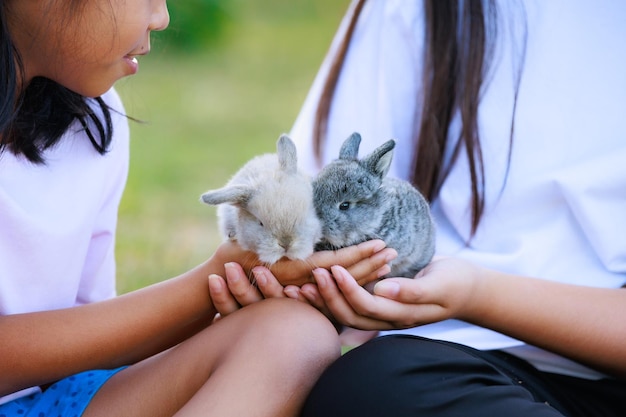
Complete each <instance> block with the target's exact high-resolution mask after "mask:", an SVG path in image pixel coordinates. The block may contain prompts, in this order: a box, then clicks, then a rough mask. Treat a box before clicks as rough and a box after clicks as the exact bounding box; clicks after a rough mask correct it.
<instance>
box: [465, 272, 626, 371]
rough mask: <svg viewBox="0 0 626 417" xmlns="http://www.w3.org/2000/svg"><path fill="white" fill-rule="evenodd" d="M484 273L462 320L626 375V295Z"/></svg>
mask: <svg viewBox="0 0 626 417" xmlns="http://www.w3.org/2000/svg"><path fill="white" fill-rule="evenodd" d="M483 271H484V273H483V275H482V276H481V277H480V279H478V280H477V283H478V284H477V285H476V286H475V287H474V291H475V294H474V295H473V297H472V300H473V301H472V303H471V305H470V308H468V309H467V311H466V312H465V313H464V317H462V318H463V319H465V320H467V321H470V322H472V323H475V324H478V325H481V326H484V327H488V328H491V329H494V330H496V331H499V332H501V333H504V334H507V335H509V336H512V337H514V338H517V339H520V340H523V341H526V342H528V343H531V344H533V345H536V346H538V347H541V348H544V349H547V350H550V351H552V352H555V353H558V354H561V355H563V356H566V357H569V358H572V359H574V360H577V361H579V362H581V363H585V364H587V365H589V366H592V367H595V368H597V369H600V370H604V371H605V372H608V373H612V374H615V375H620V376H622V377H623V376H626V349H625V348H626V344H625V342H624V341H626V324H624V322H623V320H622V318H623V317H626V291H624V290H621V289H602V288H591V287H583V286H575V285H567V284H561V283H556V282H551V281H546V280H540V279H532V278H527V277H519V276H514V275H509V274H502V273H498V272H496V271H489V270H483Z"/></svg>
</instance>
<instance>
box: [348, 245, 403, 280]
mask: <svg viewBox="0 0 626 417" xmlns="http://www.w3.org/2000/svg"><path fill="white" fill-rule="evenodd" d="M397 256H398V252H396V250H395V249H392V248H385V249H383V250H381V251H380V252H376V253H374V254H373V255H372V256H370V257H368V258H365V259H362V260H360V261H358V262H357V263H355V264H353V265H351V266H348V267H346V269H347V270H348V272H349V273H350V275H352V276H353V277H354V278H355V279H356V281H357V282H358V283H359V285H361V286H363V285H365V284H368V283H370V282H372V281H375V280H377V279H378V278H381V277H383V276H385V275H387V274H388V273H389V272H390V271H391V267H390V266H389V262H391V261H393V260H394V259H396V258H397Z"/></svg>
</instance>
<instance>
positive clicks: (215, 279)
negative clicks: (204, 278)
mask: <svg viewBox="0 0 626 417" xmlns="http://www.w3.org/2000/svg"><path fill="white" fill-rule="evenodd" d="M209 294H210V295H211V301H212V302H213V306H214V307H215V309H216V310H217V311H218V313H219V316H221V317H224V316H227V315H229V314H231V313H233V312H235V311H237V310H239V309H240V308H241V306H240V305H239V303H237V300H235V298H234V297H233V295H232V294H231V293H230V291H229V290H228V286H227V285H226V281H225V280H224V278H222V277H220V276H219V275H216V274H211V275H209Z"/></svg>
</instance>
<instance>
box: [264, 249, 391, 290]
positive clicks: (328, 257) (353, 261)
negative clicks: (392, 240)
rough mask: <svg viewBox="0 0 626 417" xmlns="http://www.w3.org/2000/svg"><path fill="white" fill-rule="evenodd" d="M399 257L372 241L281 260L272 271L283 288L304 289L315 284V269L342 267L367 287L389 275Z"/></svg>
mask: <svg viewBox="0 0 626 417" xmlns="http://www.w3.org/2000/svg"><path fill="white" fill-rule="evenodd" d="M397 255H398V254H397V252H396V251H395V249H391V248H386V247H385V243H384V242H383V241H382V240H370V241H367V242H363V243H360V244H358V245H354V246H348V247H346V248H342V249H338V250H336V251H320V252H315V253H314V254H313V255H311V256H310V257H309V258H307V259H305V260H302V261H291V260H280V261H278V262H276V263H275V264H274V265H272V266H271V267H270V270H271V271H272V273H273V274H274V276H276V278H277V279H278V281H279V282H281V283H282V284H283V285H284V286H287V285H297V286H302V285H304V284H306V283H311V282H314V280H313V275H312V272H311V271H312V270H313V269H316V268H324V269H329V268H330V267H331V266H334V265H341V266H343V267H344V268H346V269H347V270H348V271H349V272H350V274H351V275H352V276H353V277H354V278H355V279H356V280H357V282H358V283H359V284H360V285H365V284H367V283H369V282H372V281H374V280H376V279H378V278H380V277H381V276H383V275H385V274H388V273H389V271H390V268H389V265H388V264H389V262H391V261H392V260H393V259H395V258H396V257H397Z"/></svg>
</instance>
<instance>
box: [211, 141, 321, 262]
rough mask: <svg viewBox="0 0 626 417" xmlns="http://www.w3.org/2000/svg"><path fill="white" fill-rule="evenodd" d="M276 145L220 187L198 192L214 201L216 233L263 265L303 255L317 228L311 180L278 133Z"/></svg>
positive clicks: (307, 252) (310, 249)
mask: <svg viewBox="0 0 626 417" xmlns="http://www.w3.org/2000/svg"><path fill="white" fill-rule="evenodd" d="M276 149H277V153H276V154H265V155H260V156H257V157H254V158H252V159H251V160H250V161H248V162H247V163H246V164H245V165H244V166H243V167H241V169H240V170H239V171H237V173H236V174H235V175H234V176H233V177H232V178H231V179H230V181H228V183H227V184H226V186H224V187H223V188H220V189H217V190H209V191H207V192H206V193H204V194H202V197H201V200H202V201H203V202H204V203H206V204H212V205H218V208H217V215H218V220H219V222H218V225H219V228H220V232H221V233H222V236H223V237H224V238H228V239H231V240H236V241H237V242H238V243H239V245H240V246H241V247H242V248H244V249H246V250H250V251H253V252H255V253H256V254H257V255H258V256H259V259H260V260H261V261H262V262H266V263H268V264H272V263H274V262H276V261H278V260H279V259H280V258H282V257H287V258H290V259H304V258H307V257H308V256H309V255H311V254H312V253H313V249H314V246H315V243H316V242H317V241H318V240H319V237H320V233H321V226H320V222H319V220H318V218H317V216H316V215H315V209H314V206H313V201H312V198H313V190H312V186H311V181H310V179H309V177H307V176H306V175H305V174H303V173H302V172H301V171H300V170H298V165H297V153H296V146H295V144H294V143H293V142H292V141H291V139H290V138H289V137H287V135H281V137H280V138H279V139H278V141H277V142H276Z"/></svg>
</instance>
